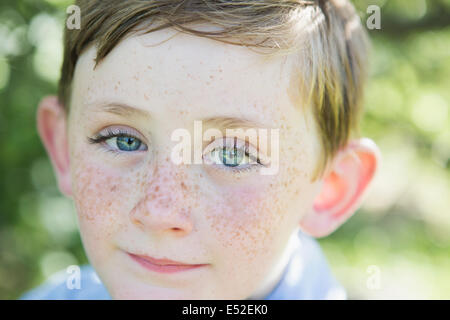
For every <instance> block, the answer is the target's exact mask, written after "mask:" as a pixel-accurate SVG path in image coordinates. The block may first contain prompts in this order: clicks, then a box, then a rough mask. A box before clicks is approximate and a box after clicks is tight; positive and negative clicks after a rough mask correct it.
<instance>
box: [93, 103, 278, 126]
mask: <svg viewBox="0 0 450 320" xmlns="http://www.w3.org/2000/svg"><path fill="white" fill-rule="evenodd" d="M93 111H96V112H107V113H112V114H116V115H119V116H132V115H137V116H142V117H146V118H149V117H150V113H149V112H148V111H145V110H143V109H140V108H137V107H134V106H130V105H128V104H125V103H119V102H113V103H101V104H96V105H95V107H94V108H93ZM201 121H202V124H203V125H204V126H206V127H213V128H222V129H239V128H242V129H250V128H269V129H270V128H274V127H273V125H269V124H263V123H260V122H257V121H253V120H249V119H245V118H237V117H210V118H205V119H202V120H201Z"/></svg>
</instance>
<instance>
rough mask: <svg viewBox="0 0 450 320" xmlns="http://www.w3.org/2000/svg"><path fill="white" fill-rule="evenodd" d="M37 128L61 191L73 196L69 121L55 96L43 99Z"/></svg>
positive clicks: (38, 111)
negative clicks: (68, 131) (68, 136)
mask: <svg viewBox="0 0 450 320" xmlns="http://www.w3.org/2000/svg"><path fill="white" fill-rule="evenodd" d="M36 120H37V128H38V132H39V136H40V137H41V140H42V143H43V144H44V146H45V149H46V150H47V153H48V155H49V157H50V160H51V162H52V165H53V169H54V171H55V174H56V178H57V180H58V185H59V189H60V191H61V192H62V193H63V194H64V195H66V196H68V197H70V196H72V186H71V183H72V181H71V175H70V158H69V144H68V139H67V120H66V113H65V110H64V107H63V106H62V105H61V104H60V103H59V102H58V98H57V97H55V96H48V97H45V98H43V99H42V101H41V103H40V104H39V107H38V110H37V115H36Z"/></svg>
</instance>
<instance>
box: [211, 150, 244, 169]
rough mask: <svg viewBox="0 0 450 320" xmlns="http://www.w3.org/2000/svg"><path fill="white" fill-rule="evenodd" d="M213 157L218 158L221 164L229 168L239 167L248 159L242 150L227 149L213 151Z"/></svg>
mask: <svg viewBox="0 0 450 320" xmlns="http://www.w3.org/2000/svg"><path fill="white" fill-rule="evenodd" d="M213 156H215V157H218V159H219V161H220V163H222V164H223V165H225V166H227V167H237V166H238V165H240V164H241V163H242V162H243V160H244V157H246V155H245V153H244V152H243V150H242V149H237V148H227V147H224V148H219V149H215V150H213ZM216 159H217V158H216Z"/></svg>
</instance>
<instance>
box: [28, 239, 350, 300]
mask: <svg viewBox="0 0 450 320" xmlns="http://www.w3.org/2000/svg"><path fill="white" fill-rule="evenodd" d="M294 241H295V243H294V246H293V248H294V249H293V250H292V254H291V255H290V257H289V262H288V264H287V266H286V268H285V269H284V271H283V274H282V276H281V279H280V281H279V282H278V284H277V285H276V286H275V288H274V289H273V290H272V292H270V293H269V294H268V295H267V296H266V297H265V298H264V300H298V299H310V300H319V299H320V300H323V299H346V297H347V296H346V292H345V290H344V288H343V287H342V286H341V285H340V284H339V283H338V282H337V281H336V279H335V278H334V277H333V275H332V273H331V270H330V268H329V266H328V263H327V261H326V259H325V257H324V255H323V253H322V250H321V248H320V246H319V244H318V243H317V241H316V240H315V239H313V238H311V237H309V236H306V235H305V234H303V233H301V232H300V231H299V232H298V235H297V237H296V238H295V240H294ZM80 271H81V278H80V279H81V280H80V286H79V287H80V288H79V289H77V288H73V287H71V286H68V285H67V282H68V281H67V279H68V277H69V276H70V274H69V273H67V272H66V271H65V270H64V271H61V272H58V273H57V274H55V275H54V276H52V277H50V278H49V279H48V280H47V281H46V282H45V283H44V284H42V285H40V286H39V287H37V288H35V289H33V290H31V291H28V292H27V293H25V294H24V295H22V296H21V297H20V299H22V300H107V299H111V296H110V295H109V293H108V291H107V290H106V288H105V286H104V285H103V284H102V282H101V281H100V279H99V277H98V276H97V274H96V273H95V270H94V269H93V268H92V267H91V266H90V265H84V266H82V267H81V268H80Z"/></svg>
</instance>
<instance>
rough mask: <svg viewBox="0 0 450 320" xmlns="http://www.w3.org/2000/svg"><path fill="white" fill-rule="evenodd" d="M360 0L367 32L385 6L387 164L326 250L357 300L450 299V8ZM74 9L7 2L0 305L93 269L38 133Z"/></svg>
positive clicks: (2, 27)
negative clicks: (372, 15) (376, 10)
mask: <svg viewBox="0 0 450 320" xmlns="http://www.w3.org/2000/svg"><path fill="white" fill-rule="evenodd" d="M354 3H355V5H356V7H357V9H358V10H359V12H360V16H361V18H362V21H363V22H364V23H365V21H366V19H367V16H368V14H367V13H366V9H367V7H368V6H369V5H371V4H376V5H379V6H380V7H381V30H369V34H370V36H371V38H372V43H373V51H372V59H371V61H372V65H371V79H370V84H369V86H368V90H367V95H366V114H365V118H364V120H363V123H362V132H363V134H364V135H365V136H369V137H371V138H373V139H374V140H375V141H376V142H377V143H378V144H379V146H380V148H381V150H382V153H383V163H382V165H381V170H380V174H379V175H378V176H377V178H376V181H375V183H374V185H373V187H372V189H371V192H370V194H369V195H368V197H367V199H366V201H365V203H364V206H363V207H362V209H360V210H359V211H358V212H357V213H356V215H355V216H354V217H352V218H351V219H350V220H349V221H348V222H347V223H345V224H344V225H343V226H342V227H341V228H340V229H339V230H337V231H336V232H335V233H333V234H332V235H330V236H328V237H326V238H323V239H320V240H319V241H320V243H321V245H322V247H323V248H324V251H325V253H326V255H327V257H328V259H329V262H330V265H331V266H332V269H333V271H334V272H335V274H336V276H337V277H338V279H339V280H340V281H341V282H342V283H343V284H344V286H346V287H347V288H348V292H349V297H350V298H362V299H366V298H386V299H391V298H424V299H427V298H446V299H450V272H448V270H450V255H449V248H450V218H449V209H450V125H449V124H450V114H449V113H450V112H449V104H450V90H449V89H450V50H449V49H450V47H449V46H450V26H449V25H450V0H428V1H427V0H384V1H382V0H378V1H377V0H357V1H354ZM70 4H71V1H64V0H62V1H61V0H46V1H43V0H40V1H36V0H19V1H14V0H3V1H2V2H1V3H0V136H1V140H0V141H1V148H0V299H15V298H17V297H18V296H19V295H20V294H22V293H23V292H24V291H26V290H28V289H30V288H32V287H34V286H36V285H38V284H40V283H41V282H42V281H44V280H45V279H46V278H47V277H48V276H49V275H50V274H52V273H54V272H55V271H58V270H60V269H63V268H65V267H66V266H68V265H70V264H83V263H86V262H87V259H86V256H85V253H84V251H83V248H82V244H81V240H80V236H79V234H78V231H77V222H76V218H75V212H74V207H73V204H72V203H71V202H70V201H69V200H67V199H65V198H63V197H62V196H61V194H60V193H59V191H58V189H57V185H56V181H55V178H54V175H53V171H52V168H51V164H50V162H49V160H48V158H47V156H46V154H45V151H44V149H43V146H42V144H41V142H40V140H39V138H38V136H37V133H36V126H35V111H36V106H37V105H38V103H39V100H40V99H41V98H42V97H43V96H44V95H47V94H54V93H55V92H56V83H57V80H58V77H59V66H60V63H61V52H62V30H63V25H64V15H65V9H66V7H67V6H68V5H70ZM370 266H375V267H376V268H377V269H376V270H379V271H380V273H379V275H380V283H379V284H380V285H379V287H376V288H374V287H373V286H370V285H369V284H368V281H369V279H370V277H371V275H372V273H371V272H372V271H373V268H372V269H371V267H370ZM371 270H372V271H371Z"/></svg>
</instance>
